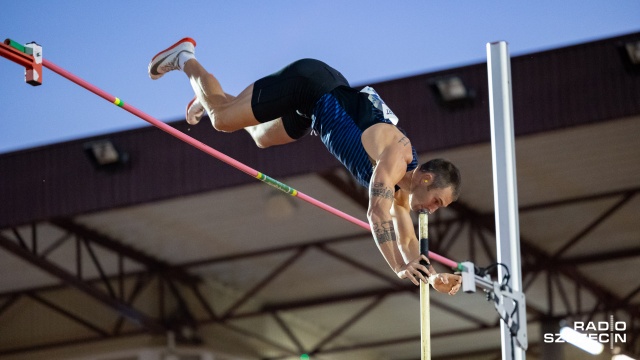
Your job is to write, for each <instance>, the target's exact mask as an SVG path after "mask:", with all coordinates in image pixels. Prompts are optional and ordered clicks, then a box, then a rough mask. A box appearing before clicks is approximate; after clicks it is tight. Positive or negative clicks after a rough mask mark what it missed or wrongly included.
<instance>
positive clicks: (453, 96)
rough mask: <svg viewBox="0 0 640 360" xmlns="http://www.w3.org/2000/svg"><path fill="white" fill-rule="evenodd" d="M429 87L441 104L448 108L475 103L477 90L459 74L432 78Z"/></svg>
mask: <svg viewBox="0 0 640 360" xmlns="http://www.w3.org/2000/svg"><path fill="white" fill-rule="evenodd" d="M429 87H430V88H431V89H432V90H433V92H434V93H435V95H436V97H437V98H438V101H439V102H440V104H441V105H443V106H445V107H447V108H460V107H467V106H470V105H472V104H473V99H474V97H475V92H474V91H473V90H472V89H470V88H469V87H468V86H467V85H465V83H464V81H463V80H462V78H461V77H459V76H457V75H450V76H444V77H438V78H434V79H430V80H429Z"/></svg>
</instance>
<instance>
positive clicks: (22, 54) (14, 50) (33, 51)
mask: <svg viewBox="0 0 640 360" xmlns="http://www.w3.org/2000/svg"><path fill="white" fill-rule="evenodd" d="M0 56H3V57H5V58H7V59H9V60H11V61H13V62H15V63H17V64H18V65H22V66H24V78H25V81H26V82H27V83H28V84H31V85H33V86H37V85H42V47H41V46H40V45H38V44H36V43H29V44H27V45H25V46H23V45H20V44H18V43H16V42H15V41H13V40H10V39H6V40H5V41H4V43H0Z"/></svg>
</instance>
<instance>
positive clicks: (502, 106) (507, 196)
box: [487, 41, 527, 360]
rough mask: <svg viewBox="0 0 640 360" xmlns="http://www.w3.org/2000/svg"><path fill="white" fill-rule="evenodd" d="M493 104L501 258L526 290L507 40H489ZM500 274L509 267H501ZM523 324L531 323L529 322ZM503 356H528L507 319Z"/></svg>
mask: <svg viewBox="0 0 640 360" xmlns="http://www.w3.org/2000/svg"><path fill="white" fill-rule="evenodd" d="M487 70H488V74H489V106H490V112H491V153H492V158H493V196H494V204H495V214H496V215H495V221H496V247H497V251H498V262H499V263H502V264H504V265H506V266H507V267H508V269H509V271H510V273H511V274H510V275H511V278H510V284H511V288H512V289H513V291H519V292H521V291H522V274H521V267H520V229H519V226H518V189H517V183H516V179H517V178H516V159H515V140H514V132H513V104H512V97H511V63H510V58H509V49H508V46H507V43H506V42H504V41H500V42H494V43H488V44H487ZM498 269H499V270H498V277H499V278H501V279H502V278H504V276H505V275H506V273H505V269H504V268H502V267H498ZM520 326H525V327H526V326H527V324H526V323H523V324H520ZM500 331H501V334H502V359H503V360H507V359H514V360H520V359H525V352H524V350H523V349H522V348H520V347H519V346H517V344H516V342H515V340H514V339H513V337H512V336H511V332H510V330H509V327H508V326H507V324H505V322H504V321H501V322H500Z"/></svg>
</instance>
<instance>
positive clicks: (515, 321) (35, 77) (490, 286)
mask: <svg viewBox="0 0 640 360" xmlns="http://www.w3.org/2000/svg"><path fill="white" fill-rule="evenodd" d="M0 56H3V57H5V58H7V59H9V60H11V61H13V62H16V63H17V64H19V65H21V66H23V67H24V68H25V81H26V82H27V83H29V84H31V85H33V86H37V85H41V84H42V67H43V66H44V67H46V68H48V69H50V70H51V71H53V72H55V73H57V74H59V75H60V76H62V77H64V78H66V79H68V80H70V81H72V82H74V83H76V84H77V85H79V86H81V87H83V88H85V89H87V90H89V91H90V92H92V93H94V94H96V95H98V96H99V97H101V98H103V99H105V100H107V101H109V102H111V103H112V104H114V105H116V106H119V107H121V108H123V109H124V110H126V111H128V112H130V113H132V114H133V115H135V116H137V117H139V118H141V119H142V120H145V121H147V122H148V123H150V124H151V125H153V126H155V127H157V128H159V129H160V130H162V131H164V132H166V133H168V134H170V135H172V136H174V137H176V138H178V139H180V140H182V141H184V142H186V143H187V144H189V145H191V146H194V147H195V148H197V149H199V150H201V151H203V152H205V153H207V154H209V155H211V156H213V157H214V158H216V159H218V160H220V161H222V162H224V163H226V164H228V165H230V166H232V167H234V168H236V169H238V170H240V171H242V172H244V173H245V174H247V175H250V176H252V177H254V178H256V179H258V180H260V181H262V182H265V183H267V184H269V185H271V186H273V187H275V188H277V189H279V190H280V191H283V192H285V193H287V194H289V195H291V196H295V197H298V198H300V199H301V200H304V201H306V202H308V203H310V204H312V205H314V206H316V207H319V208H320V209H322V210H325V211H327V212H329V213H331V214H334V215H336V216H338V217H341V218H343V219H345V220H347V221H349V222H351V223H353V224H355V225H358V226H360V227H361V228H363V229H365V230H367V231H371V226H370V225H369V224H368V223H366V222H364V221H362V220H359V219H357V218H355V217H353V216H351V215H349V214H346V213H344V212H342V211H340V210H338V209H335V208H333V207H331V206H329V205H327V204H324V203H322V202H320V201H318V200H316V199H314V198H312V197H310V196H308V195H306V194H304V193H301V192H299V191H297V190H296V189H293V188H291V187H290V186H288V185H286V184H283V183H281V182H279V181H277V180H275V179H273V178H271V177H269V176H267V175H265V174H263V173H261V172H259V171H257V170H254V169H253V168H251V167H249V166H247V165H245V164H243V163H241V162H239V161H237V160H235V159H233V158H231V157H229V156H227V155H225V154H223V153H221V152H219V151H217V150H215V149H213V148H212V147H210V146H208V145H205V144H204V143H202V142H200V141H198V140H196V139H194V138H192V137H190V136H188V135H186V134H184V133H182V132H180V131H179V130H177V129H174V128H173V127H171V126H169V125H167V124H165V123H163V122H161V121H159V120H157V119H155V118H153V117H152V116H150V115H148V114H146V113H144V112H142V111H140V110H138V109H137V108H135V107H133V106H131V105H129V104H127V103H125V102H123V101H122V100H121V99H119V98H117V97H115V96H113V95H110V94H109V93H107V92H105V91H103V90H101V89H99V88H97V87H96V86H94V85H92V84H90V83H88V82H86V81H84V80H83V79H81V78H79V77H77V76H75V75H73V74H71V73H69V72H68V71H66V70H64V69H62V68H60V67H59V66H57V65H55V64H53V63H51V62H50V61H48V60H45V59H43V58H42V47H41V46H39V45H38V44H36V43H30V44H26V45H24V46H23V45H21V44H19V43H17V42H15V41H13V40H10V39H7V40H5V41H4V43H0ZM427 215H428V214H427V212H426V211H419V225H418V228H419V229H418V230H419V241H420V244H419V246H420V253H421V255H425V257H427V258H428V259H429V260H434V261H436V262H438V263H441V264H443V265H445V266H447V267H449V268H451V269H453V270H455V271H459V272H461V274H462V279H463V281H462V286H463V290H464V291H465V292H468V293H470V292H475V289H476V286H477V287H480V288H482V289H483V290H484V291H485V292H487V293H488V294H489V295H490V296H489V299H490V300H491V301H493V302H494V303H495V307H496V310H497V311H498V313H499V315H500V317H501V318H502V319H503V320H504V322H505V323H506V324H507V327H506V328H505V327H503V346H504V345H505V344H504V340H505V339H504V334H505V333H507V334H509V333H510V335H511V338H512V339H513V338H515V339H516V342H515V345H517V347H518V348H519V349H521V350H522V351H524V350H526V347H527V344H526V313H525V307H524V295H523V294H522V293H519V292H513V291H512V290H511V288H510V287H509V286H508V284H507V283H508V279H509V277H508V275H507V276H506V280H505V279H503V281H502V283H499V282H492V281H491V278H490V276H489V275H487V272H488V271H486V270H487V269H489V268H487V269H480V268H477V267H475V265H474V264H473V263H471V262H464V263H457V262H455V261H453V260H451V259H448V258H446V257H444V256H441V255H438V254H436V253H434V252H431V251H429V250H428V216H427ZM499 241H500V240H499V239H498V242H499ZM498 244H499V243H498ZM511 250H512V251H513V249H511ZM425 263H426V262H424V260H423V261H421V264H422V265H425ZM426 264H428V263H426ZM518 265H519V264H518ZM507 271H508V267H507ZM518 271H519V269H518ZM423 275H424V273H423ZM428 281H429V283H430V284H431V285H434V276H430V277H429V278H428ZM428 290H429V285H428V284H424V283H423V282H420V309H421V310H420V315H421V345H422V346H421V358H422V359H423V360H425V359H431V342H430V315H429V313H430V309H429V292H428ZM505 305H509V306H510V307H509V306H507V307H505ZM506 308H509V311H507V310H506ZM511 309H515V310H514V311H510V310H511ZM504 329H506V330H504ZM523 338H524V339H525V341H522V339H523ZM512 341H513V340H512ZM512 346H513V342H512ZM509 350H511V351H508V352H507V353H506V354H508V353H509V352H511V353H512V354H513V349H512V348H511V349H509ZM522 356H523V353H520V354H518V356H516V357H518V358H522ZM505 357H506V355H505Z"/></svg>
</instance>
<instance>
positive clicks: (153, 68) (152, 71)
mask: <svg viewBox="0 0 640 360" xmlns="http://www.w3.org/2000/svg"><path fill="white" fill-rule="evenodd" d="M185 42H190V43H191V44H193V47H194V48H195V47H196V41H195V40H193V39H192V38H190V37H186V38H183V39H181V40H179V41H178V42H176V43H175V44H173V45H171V46H169V47H168V48H166V49H164V50H162V51H160V52H159V53H157V54H156V55H155V56H154V57H153V58H152V59H151V62H150V63H149V77H151V79H153V80H156V79H159V78H161V77H162V75H164V74H160V73H158V72H157V68H158V65H159V64H160V63H161V62H162V61H163V60H164V59H166V57H167V56H170V55H171V54H168V55H167V56H165V58H163V59H161V60H160V61H158V62H157V63H156V64H154V62H155V61H156V59H157V58H158V57H160V56H161V55H163V54H165V53H167V52H169V51H171V50H172V49H174V48H176V47H177V46H179V45H180V44H182V43H185Z"/></svg>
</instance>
